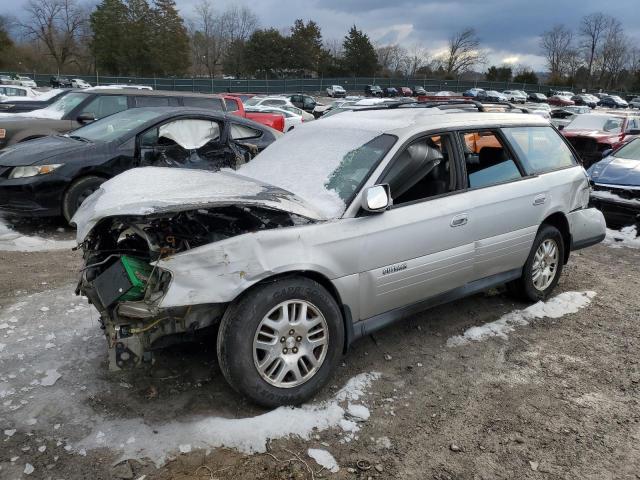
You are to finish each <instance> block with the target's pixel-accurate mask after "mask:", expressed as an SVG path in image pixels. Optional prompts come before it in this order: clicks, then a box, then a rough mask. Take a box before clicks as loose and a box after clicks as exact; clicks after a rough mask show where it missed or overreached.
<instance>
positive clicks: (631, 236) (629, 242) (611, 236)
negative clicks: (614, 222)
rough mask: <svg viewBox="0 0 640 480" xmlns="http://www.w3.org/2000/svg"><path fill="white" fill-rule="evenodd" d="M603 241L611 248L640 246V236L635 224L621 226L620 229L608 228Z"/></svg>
mask: <svg viewBox="0 0 640 480" xmlns="http://www.w3.org/2000/svg"><path fill="white" fill-rule="evenodd" d="M603 243H604V244H605V245H608V246H609V247H611V248H622V247H627V248H640V237H639V236H638V230H637V228H636V226H635V225H631V226H629V227H624V228H621V229H620V230H612V229H610V228H607V236H606V237H605V238H604V241H603Z"/></svg>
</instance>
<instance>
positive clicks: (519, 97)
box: [502, 90, 527, 103]
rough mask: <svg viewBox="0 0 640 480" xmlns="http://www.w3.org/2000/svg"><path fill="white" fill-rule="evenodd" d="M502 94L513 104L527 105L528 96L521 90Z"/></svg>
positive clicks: (506, 91) (507, 91)
mask: <svg viewBox="0 0 640 480" xmlns="http://www.w3.org/2000/svg"><path fill="white" fill-rule="evenodd" d="M502 94H503V95H504V96H505V97H507V100H509V101H510V102H513V103H525V102H526V101H527V95H526V94H525V93H524V92H521V91H520V90H505V91H504V92H502Z"/></svg>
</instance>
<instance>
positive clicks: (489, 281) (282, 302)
mask: <svg viewBox="0 0 640 480" xmlns="http://www.w3.org/2000/svg"><path fill="white" fill-rule="evenodd" d="M183 134H184V135H185V136H189V135H190V133H189V132H187V131H185V132H183ZM589 194H590V187H589V182H588V179H587V175H586V173H585V171H584V169H583V168H582V166H581V165H580V164H579V163H578V161H577V159H576V157H575V156H574V154H573V151H572V150H571V148H570V147H569V146H568V144H567V143H566V141H565V140H564V139H563V137H562V136H561V135H560V134H559V133H558V132H557V131H556V130H555V129H554V128H553V127H551V126H550V125H549V124H548V122H547V121H545V120H544V119H542V118H540V117H538V116H537V115H526V114H510V113H475V112H462V111H458V112H455V111H445V110H438V109H436V108H429V109H427V108H402V109H400V108H398V109H389V110H386V109H385V110H369V111H354V112H345V113H343V114H341V115H336V116H335V117H333V118H329V119H327V120H326V121H322V122H311V123H309V124H304V125H302V126H301V127H300V128H296V130H294V131H293V132H291V133H290V134H288V135H287V136H285V137H283V138H282V139H280V140H278V141H277V142H275V143H273V144H272V145H271V146H269V147H268V148H267V149H266V150H264V152H263V153H261V154H260V155H258V156H257V157H256V158H255V159H254V160H252V161H250V162H249V163H246V164H244V165H242V166H241V167H240V168H239V169H238V170H237V171H232V170H227V171H220V172H204V171H195V170H184V169H169V168H164V169H163V168H152V167H147V168H138V169H133V170H129V171H127V172H125V173H123V174H121V175H119V176H117V177H115V178H114V179H112V180H109V181H107V182H105V183H103V184H102V186H101V187H100V188H99V189H98V190H97V191H96V192H95V193H94V194H93V195H92V196H91V197H89V199H87V200H86V201H85V202H84V203H83V204H82V206H81V208H80V209H79V210H78V212H77V214H76V215H75V217H74V219H73V220H74V222H75V223H76V224H77V226H78V242H79V243H80V244H81V246H82V248H83V250H84V255H85V263H86V265H85V267H84V269H83V272H82V278H81V280H80V284H79V292H81V293H83V294H84V295H86V296H87V297H88V298H89V300H90V302H92V303H93V304H94V305H95V307H96V308H97V309H98V311H99V312H100V315H101V322H102V325H103V327H104V329H105V332H106V337H107V341H108V346H109V357H110V366H111V368H114V369H118V368H126V367H134V366H137V365H140V364H142V363H144V362H149V361H151V359H152V355H151V352H152V351H153V350H154V349H156V348H159V347H162V346H165V345H168V344H169V343H170V342H173V341H176V340H185V339H190V338H193V337H194V336H196V335H198V334H199V333H200V332H202V331H204V330H205V329H208V328H217V329H218V330H217V352H218V358H219V364H220V367H221V370H222V372H223V374H224V376H225V378H226V379H227V380H228V381H229V383H230V384H231V385H232V386H233V387H234V388H235V389H237V390H238V391H239V392H241V393H242V394H244V395H246V396H248V397H249V398H251V399H252V400H253V401H255V402H257V403H259V404H262V405H266V406H275V405H283V404H298V403H300V402H303V401H305V400H307V399H309V398H310V397H311V396H312V395H314V394H315V393H316V392H317V391H318V390H319V389H320V388H321V387H322V386H323V385H324V384H325V383H326V382H327V381H328V379H329V378H330V376H331V374H332V371H333V370H334V368H336V365H338V362H339V361H340V358H341V357H342V355H343V354H344V353H345V352H346V350H347V348H348V347H349V345H350V344H351V343H352V342H354V341H355V340H357V339H358V338H360V337H362V336H364V335H367V334H370V333H371V332H373V331H375V330H378V329H380V328H382V327H385V326H387V325H390V324H391V323H393V322H396V321H398V320H402V319H403V318H406V317H407V316H409V315H411V314H412V313H414V312H416V311H419V310H422V309H425V308H428V307H430V306H433V305H437V304H441V303H443V302H448V301H451V300H454V299H457V298H460V297H464V296H467V295H471V294H473V293H476V292H480V291H482V290H485V289H487V288H490V287H494V286H496V285H500V284H506V285H507V287H508V290H509V292H511V293H512V294H514V295H517V296H518V297H520V298H523V299H526V300H529V301H537V300H540V299H544V298H546V297H548V296H549V295H550V294H551V292H552V291H553V289H554V287H555V286H556V284H557V283H558V279H559V277H560V274H561V272H562V268H563V265H564V264H566V262H567V261H568V259H569V254H570V252H571V251H572V250H576V249H580V248H583V247H587V246H590V245H593V244H596V243H598V242H600V241H601V240H602V239H603V238H604V236H605V223H604V219H603V217H602V214H601V213H600V212H599V211H598V210H595V209H593V208H588V202H589Z"/></svg>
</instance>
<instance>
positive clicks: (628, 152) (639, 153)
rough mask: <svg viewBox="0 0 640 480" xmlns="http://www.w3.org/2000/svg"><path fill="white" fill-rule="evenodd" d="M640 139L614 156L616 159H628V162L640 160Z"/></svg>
mask: <svg viewBox="0 0 640 480" xmlns="http://www.w3.org/2000/svg"><path fill="white" fill-rule="evenodd" d="M638 140H640V139H638V138H636V139H635V140H631V141H630V142H629V143H627V144H626V145H625V146H624V147H622V148H621V149H620V150H618V151H617V152H615V153H614V154H613V155H614V156H615V157H616V158H626V159H628V160H640V141H638Z"/></svg>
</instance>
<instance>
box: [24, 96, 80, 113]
mask: <svg viewBox="0 0 640 480" xmlns="http://www.w3.org/2000/svg"><path fill="white" fill-rule="evenodd" d="M85 98H87V94H86V93H68V94H67V95H65V96H63V97H61V98H59V99H58V100H56V101H55V102H53V103H52V104H51V105H49V106H48V107H47V108H41V109H39V110H34V111H33V112H25V114H26V116H38V117H41V118H55V119H61V118H63V117H64V116H65V115H67V114H68V113H69V112H70V111H71V110H73V109H74V108H76V107H77V106H78V105H80V103H81V102H82V101H83V100H84V99H85Z"/></svg>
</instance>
